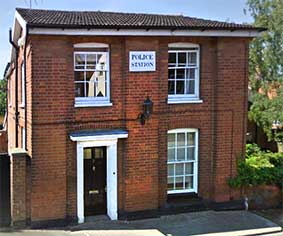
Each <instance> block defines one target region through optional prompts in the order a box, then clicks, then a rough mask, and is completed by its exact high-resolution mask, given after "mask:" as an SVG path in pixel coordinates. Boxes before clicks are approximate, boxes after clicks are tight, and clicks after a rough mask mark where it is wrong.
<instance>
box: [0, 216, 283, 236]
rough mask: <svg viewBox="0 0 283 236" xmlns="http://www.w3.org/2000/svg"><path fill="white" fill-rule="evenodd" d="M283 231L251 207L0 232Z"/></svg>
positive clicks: (147, 234)
mask: <svg viewBox="0 0 283 236" xmlns="http://www.w3.org/2000/svg"><path fill="white" fill-rule="evenodd" d="M281 232H282V231H281V227H279V226H278V225H277V224H275V223H273V222H271V221H270V220H268V219H265V218H263V217H261V216H258V215H256V214H253V213H251V212H248V211H221V212H220V211H204V212H194V213H186V214H178V215H167V216H162V217H160V218H152V219H144V220H136V221H110V220H109V219H107V217H94V218H89V219H87V222H86V223H84V224H80V225H76V226H69V227H65V228H57V229H56V230H41V231H39V230H23V231H15V232H10V233H5V232H0V236H20V235H21V236H28V235H31V236H36V235H42V236H53V235H59V236H126V235H127V236H128V235H129V236H162V235H164V236H186V235H204V236H223V235H225V236H226V235H227V236H244V235H260V234H268V235H271V234H274V235H277V234H278V233H280V234H281ZM280 234H278V235H280ZM282 236H283V234H282Z"/></svg>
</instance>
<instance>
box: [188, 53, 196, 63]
mask: <svg viewBox="0 0 283 236" xmlns="http://www.w3.org/2000/svg"><path fill="white" fill-rule="evenodd" d="M189 64H190V65H196V64H197V53H196V52H190V53H189Z"/></svg>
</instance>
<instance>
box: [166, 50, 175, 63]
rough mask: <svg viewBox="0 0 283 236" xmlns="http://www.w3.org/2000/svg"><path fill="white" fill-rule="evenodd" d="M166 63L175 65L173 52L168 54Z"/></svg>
mask: <svg viewBox="0 0 283 236" xmlns="http://www.w3.org/2000/svg"><path fill="white" fill-rule="evenodd" d="M168 63H169V64H171V65H175V64H176V53H173V52H171V53H169V59H168Z"/></svg>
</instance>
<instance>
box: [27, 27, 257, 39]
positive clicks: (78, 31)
mask: <svg viewBox="0 0 283 236" xmlns="http://www.w3.org/2000/svg"><path fill="white" fill-rule="evenodd" d="M29 34H33V35H68V36H79V35H82V36H195V37H247V38H254V37H258V36H260V35H261V34H262V30H253V29H245V30H240V29H237V30H229V29H222V30H215V29H207V30H203V29H175V30H172V29H137V28H134V29H116V28H113V27H112V28H104V27H102V28H101V27H98V28H46V27H44V28H43V27H29Z"/></svg>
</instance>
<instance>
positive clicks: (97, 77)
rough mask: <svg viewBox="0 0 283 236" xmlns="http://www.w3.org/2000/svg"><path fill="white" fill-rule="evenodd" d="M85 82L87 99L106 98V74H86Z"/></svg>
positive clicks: (99, 72) (102, 72)
mask: <svg viewBox="0 0 283 236" xmlns="http://www.w3.org/2000/svg"><path fill="white" fill-rule="evenodd" d="M86 80H87V81H88V82H89V86H88V90H87V91H88V97H94V96H96V97H106V96H107V94H106V92H107V89H106V82H105V81H106V72H105V71H95V72H90V71H87V72H86Z"/></svg>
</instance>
